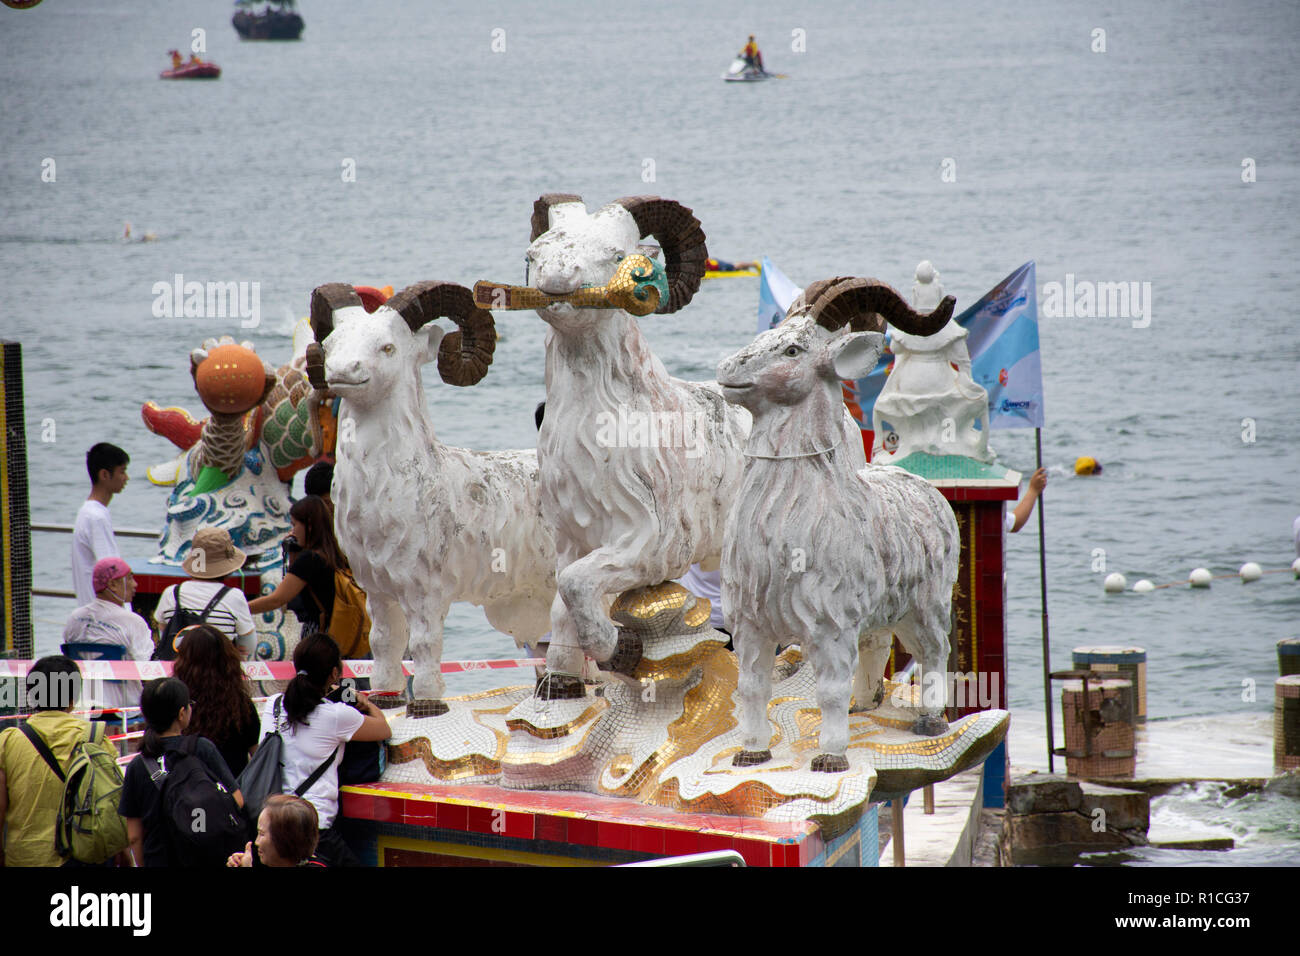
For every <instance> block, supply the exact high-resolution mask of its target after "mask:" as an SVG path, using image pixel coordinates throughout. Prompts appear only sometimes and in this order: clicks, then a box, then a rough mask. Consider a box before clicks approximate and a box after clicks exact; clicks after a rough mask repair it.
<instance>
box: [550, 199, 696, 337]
mask: <svg viewBox="0 0 1300 956" xmlns="http://www.w3.org/2000/svg"><path fill="white" fill-rule="evenodd" d="M647 237H653V239H654V241H655V242H657V243H658V244H659V248H660V250H662V255H663V262H662V267H663V270H664V272H665V273H666V279H667V287H666V291H667V294H666V296H664V297H661V301H660V302H659V304H658V307H657V308H656V309H655V311H656V312H659V313H667V312H676V311H677V310H678V309H681V308H682V307H683V306H685V305H686V303H688V302H690V300H691V297H692V296H694V295H695V293H696V291H697V290H698V289H699V287H700V280H701V279H702V278H704V267H705V262H706V261H707V259H708V256H709V253H708V249H707V248H706V247H705V244H704V231H703V230H702V229H701V228H700V223H699V220H698V219H696V218H695V216H694V215H692V214H691V210H689V209H687V208H686V207H685V206H683V205H682V204H681V203H678V202H674V201H672V200H671V199H660V198H659V197H658V196H630V197H625V198H623V199H618V200H615V201H614V202H612V203H608V204H607V205H604V206H602V207H601V208H600V209H598V210H597V211H596V212H594V213H592V214H590V215H589V214H588V213H587V209H586V207H585V206H584V205H583V203H582V199H581V198H580V197H578V196H574V195H569V194H560V193H548V194H547V195H545V196H542V197H541V198H540V199H538V200H537V202H535V203H533V217H532V234H531V235H530V237H529V242H530V245H529V246H528V254H527V260H528V277H529V283H530V286H531V287H532V288H533V289H537V290H539V291H540V292H542V293H544V294H545V295H547V296H570V295H572V294H574V293H577V292H579V291H580V290H582V289H584V288H604V287H607V286H608V285H609V284H610V282H611V280H612V279H614V276H615V273H617V272H618V270H619V266H620V264H621V263H622V262H623V261H624V260H625V259H626V258H627V257H629V256H633V255H637V254H645V253H646V252H647V251H653V250H649V249H648V248H647V247H646V246H643V245H642V244H641V241H642V240H643V239H645V238H647ZM543 305H544V307H542V306H543ZM532 307H535V308H538V312H539V314H540V315H541V316H542V318H544V319H545V320H546V321H547V322H550V323H551V324H552V325H554V326H556V327H557V328H562V329H574V330H576V329H580V328H583V327H586V326H589V325H591V324H592V323H594V322H597V321H599V314H598V312H599V310H596V311H595V314H593V311H592V308H591V306H587V307H586V308H583V307H581V306H579V305H577V304H575V303H570V302H565V303H550V304H543V303H538V304H537V305H533V306H532Z"/></svg>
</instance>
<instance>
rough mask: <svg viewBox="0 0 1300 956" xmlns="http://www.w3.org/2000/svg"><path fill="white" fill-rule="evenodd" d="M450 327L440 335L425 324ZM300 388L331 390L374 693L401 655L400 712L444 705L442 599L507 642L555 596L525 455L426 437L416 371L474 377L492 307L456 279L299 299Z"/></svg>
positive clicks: (321, 291) (484, 363)
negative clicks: (369, 296)
mask: <svg viewBox="0 0 1300 956" xmlns="http://www.w3.org/2000/svg"><path fill="white" fill-rule="evenodd" d="M442 317H445V318H449V319H451V320H452V321H453V322H455V323H456V325H457V326H458V330H457V331H454V332H449V333H448V332H446V331H445V330H444V329H443V328H441V327H440V326H438V325H437V324H436V323H435V322H434V320H435V319H438V318H442ZM311 321H312V330H313V332H314V333H315V336H316V339H317V342H318V343H320V344H319V345H313V346H312V347H311V348H309V353H308V367H309V372H310V374H311V375H312V377H313V384H316V385H317V386H318V387H326V388H328V389H329V390H330V391H331V392H332V393H333V394H335V395H336V396H338V397H339V398H341V399H342V403H341V409H340V415H339V440H338V451H337V459H338V460H337V464H336V465H335V469H334V484H333V489H332V496H333V499H334V506H335V511H334V529H335V533H336V534H337V536H338V540H339V545H340V546H341V548H342V550H343V553H344V554H345V555H346V556H347V558H348V561H349V563H350V564H351V566H352V571H353V574H354V576H355V577H356V580H357V583H358V584H359V585H360V586H361V588H362V589H363V590H364V591H365V592H366V596H367V600H368V603H369V611H370V618H371V632H370V646H371V650H372V651H373V653H374V658H375V670H374V677H373V679H372V685H373V687H374V688H375V689H377V690H387V691H404V690H405V687H406V679H405V676H404V674H403V671H402V655H403V652H404V651H406V649H407V645H408V642H409V645H410V652H411V656H412V658H413V659H414V662H415V675H414V687H413V700H412V703H411V707H410V709H409V710H408V716H412V717H423V716H437V715H439V714H441V713H445V712H446V704H445V703H443V702H442V700H441V698H442V696H443V693H444V685H443V678H442V671H441V661H442V638H443V621H444V619H445V618H446V616H447V611H448V609H449V607H450V605H451V604H452V603H453V602H456V601H465V602H468V603H471V604H477V605H479V606H481V607H482V608H483V609H484V612H485V613H486V615H487V619H488V622H489V623H490V624H491V625H492V626H493V627H494V628H496V629H497V630H499V631H502V632H503V633H506V634H509V635H510V636H512V637H513V638H514V639H515V641H516V642H517V643H520V644H523V643H525V642H531V641H535V640H536V639H537V638H539V637H541V636H542V635H543V634H545V632H546V630H547V628H548V617H549V611H550V606H551V601H552V599H553V597H554V594H555V548H554V543H553V538H552V536H551V532H550V530H549V528H548V527H547V526H546V525H545V524H544V523H543V522H542V519H541V506H540V498H539V491H538V468H537V454H536V452H534V451H531V450H521V451H491V452H483V451H470V450H468V449H464V448H453V447H451V446H448V445H444V444H442V443H441V442H439V441H438V439H437V436H436V435H435V434H434V429H433V422H432V420H431V419H430V417H429V413H428V409H427V407H426V401H425V394H424V385H423V383H422V381H421V369H422V367H423V366H424V365H425V363H426V362H429V361H432V360H433V359H434V357H435V356H436V357H437V361H438V372H439V374H440V375H441V376H442V379H443V381H444V382H446V383H448V384H450V385H461V386H468V385H474V384H475V383H477V382H479V381H480V380H482V378H483V377H484V376H485V375H486V374H487V371H488V366H489V365H490V364H491V362H492V353H493V349H494V347H495V344H496V332H495V328H494V326H493V321H492V314H491V313H490V312H488V311H487V310H485V309H480V308H478V307H477V306H475V305H474V302H473V296H472V294H471V293H470V291H469V290H468V289H466V288H464V287H463V286H459V285H456V284H454V283H450V282H422V283H420V284H418V285H413V286H410V287H409V288H406V289H403V290H402V291H401V292H399V293H397V294H396V295H395V296H393V297H392V298H391V299H389V300H388V302H387V303H386V304H385V305H383V306H381V307H380V308H379V309H377V310H376V311H375V312H374V313H373V314H367V313H366V312H365V310H364V309H363V308H362V306H361V301H360V299H358V298H357V296H356V294H355V293H354V292H353V290H352V289H351V287H350V286H347V285H342V284H337V283H335V284H330V285H324V286H321V287H319V288H317V289H316V290H315V291H314V292H313V293H312V299H311Z"/></svg>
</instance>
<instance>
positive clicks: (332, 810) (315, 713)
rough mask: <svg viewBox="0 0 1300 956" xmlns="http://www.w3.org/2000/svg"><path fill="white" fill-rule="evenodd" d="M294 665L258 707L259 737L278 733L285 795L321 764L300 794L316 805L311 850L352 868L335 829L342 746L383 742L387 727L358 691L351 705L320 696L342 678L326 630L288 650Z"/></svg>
mask: <svg viewBox="0 0 1300 956" xmlns="http://www.w3.org/2000/svg"><path fill="white" fill-rule="evenodd" d="M293 666H294V668H295V669H296V670H297V672H298V673H297V674H296V675H295V676H294V678H293V680H291V681H289V686H288V687H286V688H285V691H284V693H283V694H282V695H279V696H277V697H272V698H271V699H270V700H268V701H267V702H266V704H265V706H264V708H263V710H262V729H261V736H262V737H265V736H266V735H267V734H268V733H270V732H271V731H273V730H277V729H278V730H279V731H280V737H281V740H283V742H284V773H283V776H282V782H283V786H284V792H285V793H292V792H294V791H295V790H296V789H297V787H298V786H299V785H300V784H302V783H303V782H304V781H306V780H307V779H308V778H309V777H311V776H312V774H313V773H315V772H316V771H317V769H318V768H321V767H324V768H325V769H324V772H323V773H321V774H320V775H319V776H318V777H317V779H316V782H315V783H313V784H312V785H311V786H310V787H308V788H307V790H306V791H305V792H304V793H303V794H302V797H303V799H305V800H307V802H309V803H310V804H311V805H312V806H314V807H315V808H316V814H317V816H318V818H319V820H320V843H319V845H318V846H317V848H316V853H317V855H318V856H320V857H321V859H322V860H324V861H325V862H326V863H327V864H329V865H330V866H355V865H357V859H356V857H355V856H353V855H352V851H351V850H349V849H348V847H347V844H346V843H344V842H343V838H342V837H341V836H339V834H338V832H337V830H336V829H335V827H334V820H335V817H337V816H338V809H339V777H338V768H339V764H340V763H341V762H342V760H343V745H344V744H345V743H347V742H348V741H349V740H358V741H366V740H387V739H388V738H389V737H391V736H392V730H390V729H389V727H388V721H387V720H385V719H384V715H383V713H381V712H380V710H379V708H378V707H376V706H375V705H374V704H372V703H371V702H370V701H369V700H367V699H365V697H364V696H362V695H360V694H357V695H355V697H356V702H355V703H351V702H350V703H335V702H333V701H329V700H326V699H325V697H326V694H328V693H329V691H330V688H332V687H333V686H334V685H336V684H338V682H339V680H340V679H341V678H342V676H343V660H342V658H341V657H340V655H339V648H338V645H337V644H335V643H334V639H333V638H331V637H330V636H329V635H328V634H324V633H321V632H317V633H315V634H309V635H307V636H306V637H304V638H303V639H302V640H301V641H299V642H298V646H297V647H295V648H294V651H293ZM349 696H352V695H349Z"/></svg>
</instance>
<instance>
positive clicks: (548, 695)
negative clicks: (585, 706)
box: [533, 674, 587, 700]
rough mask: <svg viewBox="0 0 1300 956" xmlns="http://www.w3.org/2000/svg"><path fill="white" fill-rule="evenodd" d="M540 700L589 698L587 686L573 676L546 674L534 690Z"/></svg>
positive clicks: (535, 695)
mask: <svg viewBox="0 0 1300 956" xmlns="http://www.w3.org/2000/svg"><path fill="white" fill-rule="evenodd" d="M533 696H534V697H536V698H537V699H538V700H578V699H580V698H582V697H586V696H587V685H586V684H584V683H583V682H582V678H581V677H574V676H573V675H572V674H544V675H543V676H542V677H540V678H539V679H538V681H537V686H536V687H535V688H534V689H533Z"/></svg>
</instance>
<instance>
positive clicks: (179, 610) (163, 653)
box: [151, 584, 230, 661]
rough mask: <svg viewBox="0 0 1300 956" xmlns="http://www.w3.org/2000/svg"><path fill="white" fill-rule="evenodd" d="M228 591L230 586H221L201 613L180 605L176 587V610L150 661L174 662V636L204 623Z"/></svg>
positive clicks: (179, 596) (177, 586)
mask: <svg viewBox="0 0 1300 956" xmlns="http://www.w3.org/2000/svg"><path fill="white" fill-rule="evenodd" d="M229 590H230V585H228V584H226V585H223V586H222V588H221V590H219V591H218V592H217V593H216V595H215V596H214V597H213V598H212V600H211V601H209V602H208V606H207V607H205V608H204V609H203V610H202V611H190V610H188V609H186V608H185V607H184V606H183V605H182V604H181V586H180V585H179V584H178V585H176V608H175V610H173V611H172V616H171V617H170V618H169V619H168V621H167V626H166V627H164V628H163V632H162V636H161V637H160V638H158V646H157V647H155V648H154V649H153V657H152V658H151V659H152V660H155V661H174V660H176V644H175V641H176V635H177V634H179V633H180V632H181V631H183V630H184V629H185V628H187V627H191V626H193V625H195V624H202V623H204V622H205V621H206V620H207V619H208V615H209V614H211V613H212V609H213V608H214V607H216V606H217V604H218V603H220V601H221V599H222V598H223V597H225V595H226V592H227V591H229Z"/></svg>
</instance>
